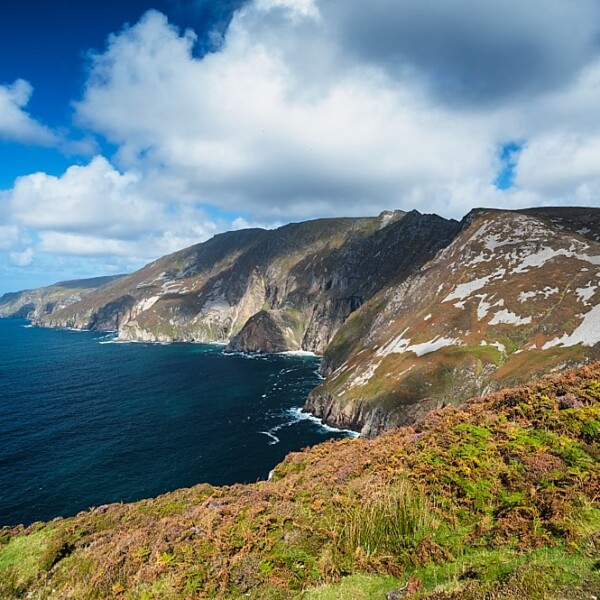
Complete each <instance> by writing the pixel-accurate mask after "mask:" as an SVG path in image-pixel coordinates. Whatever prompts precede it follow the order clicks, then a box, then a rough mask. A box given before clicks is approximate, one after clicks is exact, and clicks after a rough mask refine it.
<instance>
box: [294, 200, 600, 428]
mask: <svg viewBox="0 0 600 600" xmlns="http://www.w3.org/2000/svg"><path fill="white" fill-rule="evenodd" d="M599 214H600V211H594V210H583V209H565V210H560V209H548V210H544V209H539V210H532V211H524V212H508V211H506V212H505V211H491V210H489V211H488V210H480V211H474V212H473V213H471V214H470V215H468V217H466V218H465V219H464V221H463V228H462V231H461V233H460V234H459V235H458V236H457V237H456V238H455V239H454V240H453V241H452V243H451V244H449V245H448V246H447V247H446V248H445V249H444V250H443V251H441V252H440V253H439V254H438V255H437V256H436V257H435V258H434V259H433V260H431V261H429V262H428V263H427V264H425V265H424V266H423V267H422V269H421V270H420V271H419V272H418V273H416V274H414V275H413V276H411V277H409V278H408V279H406V280H405V281H403V282H401V283H400V284H394V285H391V286H389V287H387V288H386V289H384V290H382V291H381V292H380V293H379V294H377V295H376V296H375V297H374V298H373V299H372V300H371V301H370V302H369V303H367V304H365V305H364V306H363V307H361V309H360V310H358V311H356V313H354V314H353V315H352V316H351V317H350V319H348V321H347V322H346V323H345V324H344V326H343V327H342V328H341V329H340V330H339V332H338V334H337V335H336V337H335V338H334V339H333V341H332V343H331V344H330V345H329V347H328V349H327V350H326V352H325V356H324V361H323V365H322V372H323V374H325V375H326V376H327V379H326V381H325V382H324V383H323V384H322V385H321V386H319V387H318V388H317V389H316V390H314V392H313V393H312V394H311V397H310V398H309V400H308V401H307V403H306V406H305V410H307V411H310V412H312V413H314V414H315V415H317V416H319V417H321V418H323V419H324V420H325V421H326V422H327V423H329V424H331V425H335V426H338V427H343V428H352V429H356V430H359V431H362V433H363V434H365V435H369V436H372V435H375V434H377V433H380V432H381V431H382V430H385V429H390V428H392V427H395V426H398V425H403V424H407V423H411V422H414V421H415V420H416V419H417V418H419V417H420V416H422V415H423V414H425V413H426V412H427V411H428V410H429V409H430V408H432V407H435V406H442V405H445V404H458V403H460V402H462V401H464V400H465V399H467V398H469V397H472V396H475V395H479V394H483V393H486V392H489V391H491V390H494V389H498V388H500V387H504V386H506V385H509V384H516V383H520V382H523V381H528V380H530V379H532V378H535V377H537V376H540V375H542V374H546V373H550V372H555V371H561V370H563V369H565V368H567V367H570V366H574V365H576V364H581V363H584V362H587V361H589V360H590V359H593V358H597V357H598V356H599V355H600V344H599V342H600V294H598V293H597V291H598V286H599V283H600V244H599V243H598V242H597V240H598V239H600V227H599V221H598V217H599ZM583 223H587V225H583Z"/></svg>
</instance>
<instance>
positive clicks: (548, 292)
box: [519, 286, 559, 303]
mask: <svg viewBox="0 0 600 600" xmlns="http://www.w3.org/2000/svg"><path fill="white" fill-rule="evenodd" d="M558 292H559V289H558V288H557V287H553V288H551V287H550V286H546V287H545V288H544V289H543V290H533V291H531V292H521V293H520V294H519V302H521V303H522V302H526V301H527V300H530V299H531V298H535V297H536V296H544V298H549V297H550V296H552V295H554V294H558Z"/></svg>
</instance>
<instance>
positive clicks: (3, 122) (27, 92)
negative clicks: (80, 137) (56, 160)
mask: <svg viewBox="0 0 600 600" xmlns="http://www.w3.org/2000/svg"><path fill="white" fill-rule="evenodd" d="M32 93H33V88H32V87H31V84H30V83H29V82H27V81H25V80H23V79H17V81H15V82H14V83H13V84H12V85H0V138H4V139H6V140H14V141H18V142H25V143H29V144H39V145H42V146H51V145H54V144H56V143H57V142H58V138H57V136H56V135H55V134H54V133H53V132H52V131H51V130H50V129H48V128H47V127H45V126H44V125H42V124H41V123H38V122H37V121H36V120H35V119H33V118H32V117H31V116H30V115H29V114H28V113H27V111H26V107H27V104H28V103H29V99H30V98H31V94H32Z"/></svg>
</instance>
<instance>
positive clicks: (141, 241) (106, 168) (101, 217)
mask: <svg viewBox="0 0 600 600" xmlns="http://www.w3.org/2000/svg"><path fill="white" fill-rule="evenodd" d="M8 202H9V211H8V212H9V215H10V218H11V220H12V221H13V223H14V224H15V225H13V226H12V228H11V229H10V231H9V233H10V232H13V229H14V228H15V227H17V226H18V227H21V228H28V229H30V230H35V231H36V232H37V236H38V237H39V246H38V250H39V251H41V252H49V253H53V254H62V255H82V256H92V255H104V256H120V257H129V258H132V259H135V260H138V261H139V260H148V259H151V258H156V257H157V256H160V255H161V254H166V253H168V252H173V251H175V250H178V249H180V248H183V247H185V246H189V245H192V244H195V243H198V242H200V241H203V240H205V239H207V238H208V237H209V236H211V235H212V234H213V233H215V232H216V230H217V225H216V224H215V223H214V222H212V221H211V220H210V219H208V218H207V216H206V214H205V213H204V212H203V211H201V210H199V209H197V208H195V207H194V206H192V205H189V204H185V205H180V204H177V203H172V202H166V201H162V202H161V201H158V200H153V199H152V193H151V191H150V190H148V189H146V188H145V187H144V184H143V182H141V181H140V178H139V176H138V175H137V174H136V173H134V172H132V171H129V172H124V173H120V172H119V171H117V170H116V169H115V168H114V167H113V166H112V165H111V164H110V163H109V162H108V161H107V160H106V159H105V158H103V157H101V156H97V157H95V158H94V159H93V160H92V161H91V162H90V163H89V164H88V165H85V166H72V167H70V168H69V169H67V171H66V172H65V173H64V175H62V177H54V176H50V175H47V174H45V173H34V174H32V175H28V176H26V177H21V178H19V179H18V180H17V181H16V183H15V185H14V187H13V189H12V190H11V191H10V192H9V193H8ZM0 233H1V232H0ZM13 262H14V261H13Z"/></svg>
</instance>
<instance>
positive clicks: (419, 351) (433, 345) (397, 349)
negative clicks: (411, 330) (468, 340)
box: [377, 330, 462, 356]
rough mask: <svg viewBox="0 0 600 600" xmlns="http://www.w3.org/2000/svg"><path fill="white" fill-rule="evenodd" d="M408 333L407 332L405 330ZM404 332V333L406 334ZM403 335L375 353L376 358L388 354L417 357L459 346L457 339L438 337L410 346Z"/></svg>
mask: <svg viewBox="0 0 600 600" xmlns="http://www.w3.org/2000/svg"><path fill="white" fill-rule="evenodd" d="M406 331H408V330H406ZM406 331H405V332H404V333H406ZM403 336H404V334H402V335H400V336H399V337H397V338H395V339H393V340H392V341H391V342H390V343H389V344H387V345H386V346H384V347H383V348H380V349H379V350H378V351H377V355H378V356H388V354H404V353H405V352H413V353H414V354H416V355H417V356H424V355H425V354H430V353H431V352H435V351H436V350H440V349H441V348H445V347H447V346H460V345H462V344H461V341H460V340H459V339H457V338H449V337H440V336H439V335H438V336H436V337H435V338H433V339H432V340H429V341H428V342H423V343H421V344H411V340H409V339H406V338H404V337H403Z"/></svg>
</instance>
